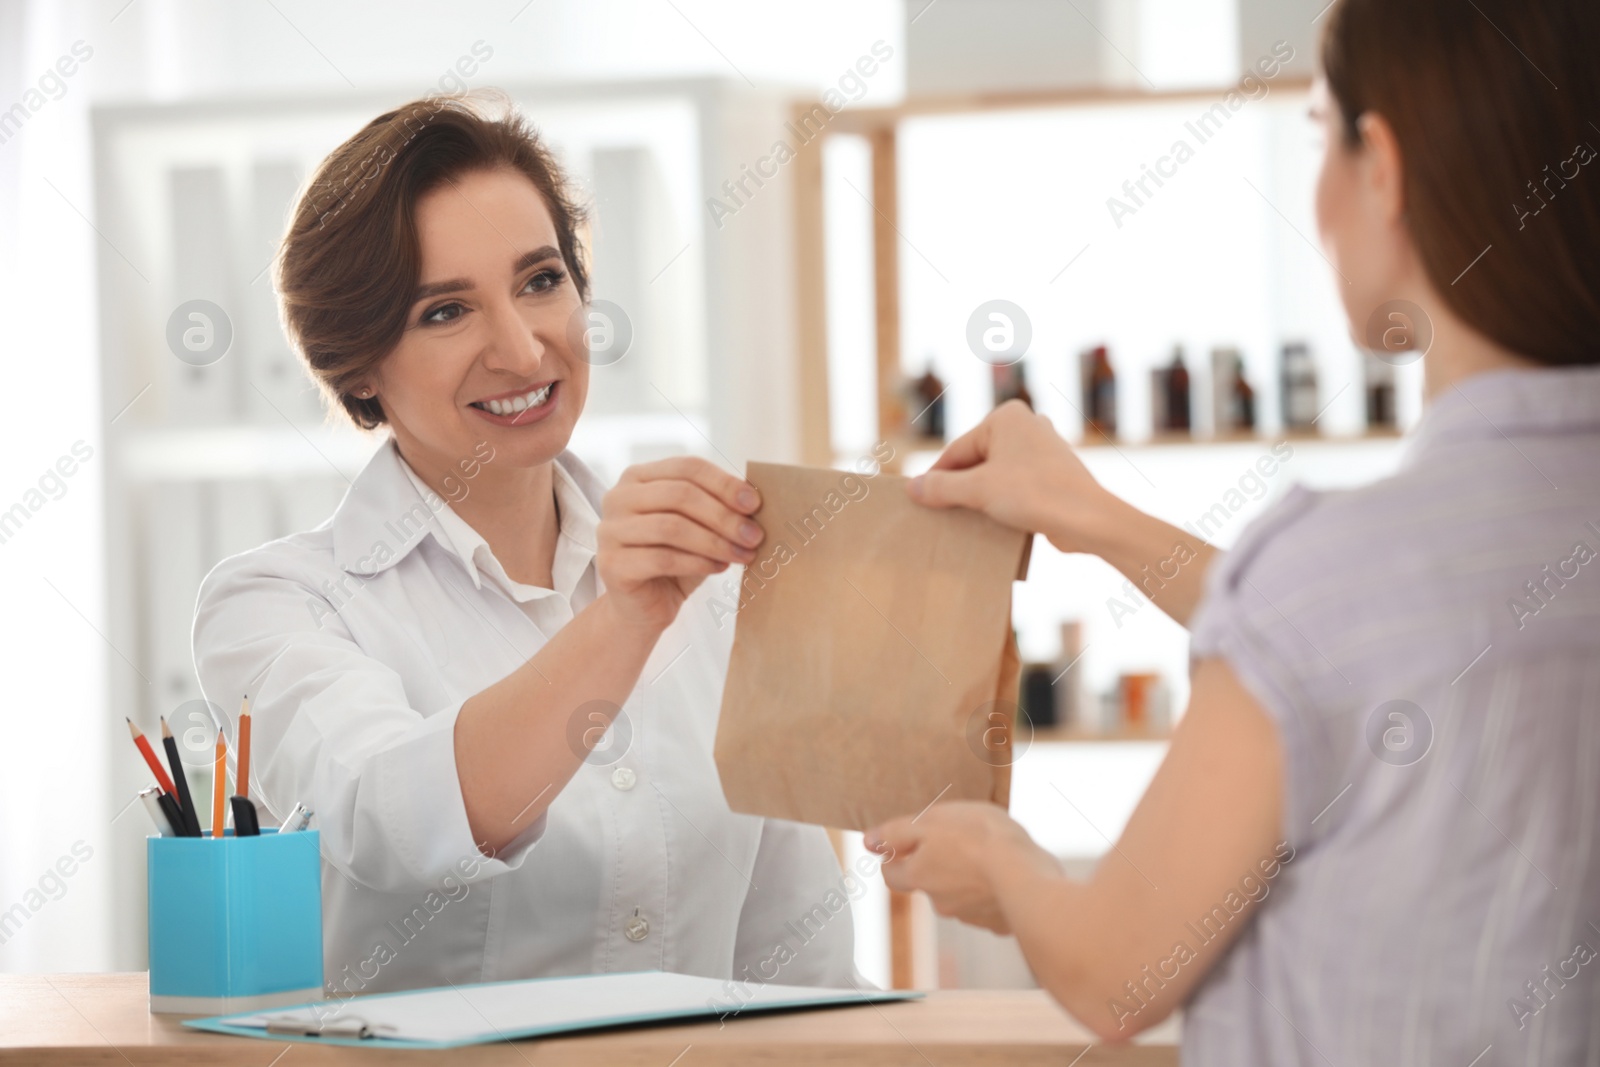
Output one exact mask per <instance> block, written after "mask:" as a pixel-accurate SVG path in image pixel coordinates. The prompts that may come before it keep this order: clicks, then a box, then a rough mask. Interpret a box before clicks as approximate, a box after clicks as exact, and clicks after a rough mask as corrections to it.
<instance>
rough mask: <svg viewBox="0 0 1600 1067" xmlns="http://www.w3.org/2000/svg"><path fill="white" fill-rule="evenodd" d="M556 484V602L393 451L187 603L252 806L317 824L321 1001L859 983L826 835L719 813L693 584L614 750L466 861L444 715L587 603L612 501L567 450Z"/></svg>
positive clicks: (700, 616)
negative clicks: (712, 981)
mask: <svg viewBox="0 0 1600 1067" xmlns="http://www.w3.org/2000/svg"><path fill="white" fill-rule="evenodd" d="M556 464H557V471H556V475H557V476H556V479H555V481H556V490H557V499H558V502H559V503H560V505H561V506H560V513H561V537H560V539H559V544H558V548H557V552H556V559H555V567H554V572H555V582H554V584H555V586H556V588H555V589H554V590H539V589H535V588H534V587H530V586H521V585H517V584H516V583H513V582H511V581H510V579H509V578H507V577H506V576H505V574H504V571H503V570H501V568H500V566H499V564H498V563H497V562H496V561H495V560H494V559H493V554H492V553H491V552H490V551H489V548H488V545H487V544H485V543H483V541H482V538H481V537H478V536H477V534H476V533H475V532H474V531H472V529H471V527H469V526H467V524H466V523H465V522H464V521H463V520H462V519H461V518H460V517H459V516H458V515H456V514H455V512H454V511H453V510H451V509H450V507H449V505H448V504H447V503H445V502H444V501H443V500H442V499H441V498H439V497H438V496H437V495H434V494H431V493H419V491H418V487H419V486H421V483H420V482H418V481H416V480H415V476H414V475H413V474H412V473H411V471H410V468H409V467H407V466H406V464H405V463H404V461H403V460H402V459H401V458H400V456H399V453H398V452H397V451H396V449H395V447H394V444H393V442H392V441H390V442H388V443H386V444H385V445H384V446H383V447H382V448H380V449H379V450H378V451H377V453H376V454H375V455H374V456H373V458H372V459H371V461H370V462H369V463H368V464H367V466H366V468H365V469H364V470H363V471H362V472H361V474H360V476H359V477H358V478H357V479H356V481H355V482H354V484H352V486H351V487H350V490H349V492H348V493H347V494H346V495H345V498H344V500H343V501H342V502H341V503H340V505H339V507H338V509H337V510H336V511H335V512H334V514H333V516H332V518H331V519H330V520H329V521H327V522H325V523H323V524H322V525H321V526H319V527H317V528H316V529H315V530H312V531H310V532H307V533H300V534H294V535H291V536H289V537H286V538H283V539H281V540H278V541H273V542H271V543H269V544H266V545H263V546H261V547H260V548H257V549H254V550H252V551H249V552H245V553H242V554H240V555H237V556H233V557H231V558H229V559H226V560H224V561H222V562H221V563H220V564H218V565H217V567H216V568H215V569H214V570H213V571H212V572H211V573H210V574H209V575H208V576H207V577H206V579H205V581H204V583H203V584H202V585H201V589H200V595H199V602H198V605H197V607H196V612H195V624H194V655H195V667H196V670H197V671H198V673H199V677H200V682H201V685H202V687H203V689H204V691H205V694H206V697H207V699H208V700H210V701H212V702H213V703H214V704H216V705H218V706H220V707H222V708H225V709H230V710H229V711H228V712H227V714H229V715H230V716H231V715H232V714H233V712H232V710H231V709H233V708H235V707H237V706H238V704H239V701H240V697H241V696H242V695H244V694H246V693H248V694H249V696H250V703H251V711H252V717H253V718H252V727H253V729H252V734H253V737H252V757H251V759H252V770H253V774H252V778H253V781H252V789H253V792H254V794H255V795H256V797H257V798H258V801H259V802H260V803H261V805H262V806H263V807H264V808H266V809H267V812H269V813H270V816H271V818H272V819H274V820H276V819H279V818H281V817H282V816H283V815H284V814H285V813H286V812H287V810H288V809H289V808H290V807H292V806H293V805H294V804H295V802H297V801H299V802H302V803H304V804H305V805H306V806H308V807H310V808H312V809H313V810H314V811H315V812H316V819H315V822H314V823H313V826H314V827H315V828H316V829H318V830H320V832H321V836H322V842H321V845H322V853H323V860H324V863H323V878H322V892H323V949H324V961H325V963H324V980H325V983H326V985H327V987H328V989H329V991H330V992H332V993H335V994H337V995H341V996H345V995H350V994H353V993H366V992H378V991H384V990H393V989H405V988H412V987H418V986H433V985H442V984H444V983H447V982H452V983H463V982H484V981H496V980H505V979H515V978H528V977H538V976H547V975H569V974H589V973H599V972H621V971H639V970H650V969H661V970H668V971H679V972H683V973H686V974H695V975H705V976H709V977H717V978H730V979H735V980H741V981H761V980H766V981H779V982H783V983H786V984H798V985H806V984H811V985H833V986H848V985H851V984H852V983H854V984H859V985H862V986H865V985H866V983H865V982H864V981H863V980H862V979H861V977H860V975H859V973H858V972H857V971H856V970H855V967H854V964H853V945H854V930H853V925H852V917H851V911H850V907H849V901H850V900H851V899H854V898H856V897H858V896H859V895H860V892H861V889H862V886H861V884H860V883H859V882H858V881H857V880H856V879H855V877H854V875H853V873H852V875H850V876H846V875H844V874H842V873H841V871H840V868H839V865H838V863H837V861H836V859H835V857H834V855H833V852H832V849H831V847H830V844H829V841H828V838H827V835H826V833H825V832H824V831H823V830H821V829H820V828H817V827H809V826H801V825H798V824H795V823H788V822H782V821H778V820H773V819H761V818H757V817H753V816H748V815H736V814H734V813H732V812H731V811H730V810H729V809H728V805H727V802H726V801H725V800H724V798H723V795H722V790H721V786H720V784H719V780H718V776H717V770H716V766H715V764H714V763H713V760H712V741H713V738H714V736H715V733H716V724H717V714H718V709H719V707H720V705H721V700H722V684H723V679H724V676H725V673H726V669H727V657H728V651H729V647H730V643H731V635H732V630H733V626H732V622H731V620H728V619H725V618H724V619H722V620H721V623H720V625H719V621H718V620H717V619H716V618H715V617H714V616H713V614H712V612H711V611H710V610H709V608H710V597H711V595H712V590H710V589H709V587H708V586H702V589H701V590H700V591H699V592H697V593H696V595H694V596H692V597H691V598H690V599H689V600H688V601H687V602H685V603H684V605H683V607H682V608H681V609H680V611H679V614H678V618H677V620H676V621H675V622H674V623H673V624H672V626H671V627H669V628H668V629H667V630H666V632H665V633H664V634H663V635H662V637H661V639H660V641H659V642H658V644H657V646H656V648H655V651H654V653H653V654H652V655H651V657H650V659H649V662H648V663H647V664H646V665H645V668H644V671H643V673H642V675H641V677H640V680H639V683H638V685H637V686H636V687H635V688H634V691H633V693H632V695H631V696H629V698H628V700H627V702H626V703H625V704H624V705H623V715H624V716H625V718H626V729H624V727H623V724H622V720H621V719H620V718H619V720H618V723H617V724H616V725H613V727H612V728H611V730H610V731H609V733H608V735H607V738H606V739H605V743H604V744H603V746H602V747H601V748H599V749H598V750H597V752H596V754H595V755H593V756H591V758H590V761H589V762H586V763H585V765H584V766H582V767H580V768H579V770H578V773H577V774H576V776H575V777H573V779H572V780H571V781H570V782H569V783H568V784H567V785H566V787H565V788H564V789H563V790H562V791H561V793H560V795H559V796H557V797H556V798H555V800H554V802H553V803H552V804H551V805H550V807H549V809H548V811H547V813H546V814H545V815H543V816H541V817H540V818H539V820H537V821H536V822H534V823H533V824H531V825H530V827H529V828H528V830H527V831H525V832H524V833H523V834H522V836H521V837H519V838H518V839H517V840H516V841H514V842H513V843H512V844H511V845H510V846H509V847H508V848H507V849H504V850H502V852H501V853H500V854H499V855H498V856H497V857H495V858H493V859H490V858H487V857H485V856H484V855H483V854H482V853H481V852H480V851H479V850H478V848H477V847H476V846H475V844H474V842H473V838H472V834H471V832H470V830H469V828H468V824H467V817H466V810H465V806H464V804H463V802H462V798H461V786H460V782H459V779H458V778H457V775H456V763H455V751H454V726H455V720H456V714H457V712H458V711H459V710H460V708H461V705H462V703H463V702H464V701H465V700H466V699H467V698H469V697H471V696H472V695H473V694H475V693H477V692H479V691H481V690H482V689H484V688H486V687H487V686H489V685H491V684H493V683H494V682H496V681H499V680H500V679H501V678H503V677H505V676H506V675H507V674H509V673H510V672H511V671H512V670H514V669H516V668H517V667H518V666H519V665H520V664H522V663H523V662H525V661H526V660H527V659H528V657H530V656H531V655H533V653H534V652H535V651H537V650H538V649H539V648H540V647H541V646H542V645H543V644H544V643H545V641H546V640H548V639H549V638H550V637H551V636H552V635H553V633H554V632H555V629H557V628H559V625H560V624H561V623H562V622H564V621H566V620H570V618H571V617H572V614H573V612H575V611H577V610H581V609H582V607H583V606H584V605H585V604H586V603H587V602H588V601H589V600H591V599H592V598H593V597H594V596H595V595H596V594H597V593H598V592H599V591H601V590H602V588H603V587H602V586H601V585H600V584H599V582H598V578H597V576H596V574H595V568H594V565H593V557H594V551H595V541H594V527H595V523H596V522H597V521H598V520H597V512H598V508H599V503H600V498H601V495H602V493H603V491H604V487H603V486H602V485H601V484H600V482H599V480H598V479H597V478H596V477H595V475H594V474H593V473H592V472H591V471H590V470H589V469H588V468H587V467H586V466H584V464H583V463H582V462H581V461H579V460H578V459H577V458H576V457H574V456H573V455H572V454H571V453H563V454H562V455H561V456H560V457H559V458H558V459H557V460H556ZM462 484H464V485H465V486H466V489H467V491H469V492H470V491H472V489H471V482H470V481H463V483H462ZM422 488H423V489H426V487H425V486H422ZM452 495H453V496H454V495H456V492H455V491H452ZM230 732H231V727H230ZM580 732H581V731H580ZM624 735H626V736H624ZM529 799H530V800H531V799H532V797H530V798H529ZM262 822H263V824H265V823H267V822H268V817H267V815H266V814H264V815H263V818H262ZM841 905H842V906H841Z"/></svg>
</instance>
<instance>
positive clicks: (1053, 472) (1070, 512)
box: [908, 400, 1121, 552]
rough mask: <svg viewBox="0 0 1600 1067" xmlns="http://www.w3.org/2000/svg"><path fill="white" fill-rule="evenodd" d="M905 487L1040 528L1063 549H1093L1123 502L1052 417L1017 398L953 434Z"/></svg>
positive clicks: (915, 494)
mask: <svg viewBox="0 0 1600 1067" xmlns="http://www.w3.org/2000/svg"><path fill="white" fill-rule="evenodd" d="M908 491H909V492H910V494H911V498H912V499H913V500H916V501H917V502H918V503H921V504H926V505H928V506H929V507H936V508H947V507H966V508H972V509H973V510H975V511H981V512H983V513H984V514H986V515H988V516H989V517H990V518H992V519H994V520H995V521H997V522H1002V523H1005V524H1006V525H1007V526H1011V527H1014V528H1016V529H1018V530H1023V531H1025V532H1038V533H1042V534H1044V535H1045V536H1046V537H1048V538H1049V539H1050V543H1051V544H1053V545H1055V546H1056V547H1057V548H1059V549H1060V550H1061V551H1063V552H1084V551H1088V550H1089V549H1088V548H1087V544H1088V543H1089V541H1090V539H1091V536H1092V534H1093V532H1094V531H1097V530H1101V529H1103V528H1104V527H1105V526H1106V525H1108V523H1109V522H1110V521H1111V516H1112V515H1113V513H1115V512H1116V511H1117V509H1118V508H1119V506H1121V501H1120V500H1118V499H1117V498H1116V497H1115V496H1113V495H1112V494H1111V493H1109V492H1107V491H1106V490H1105V489H1104V488H1102V487H1101V485H1100V483H1099V482H1097V481H1095V480H1094V476H1093V475H1092V474H1090V473H1089V471H1088V469H1087V468H1086V467H1084V465H1083V461H1082V460H1080V459H1079V458H1078V457H1077V455H1076V454H1074V453H1073V451H1072V446H1070V445H1068V444H1067V442H1066V441H1064V440H1062V438H1061V435H1060V434H1058V433H1056V430H1055V427H1054V426H1053V425H1051V423H1050V420H1049V419H1048V418H1046V417H1045V416H1043V415H1038V414H1035V413H1034V412H1033V410H1032V409H1030V408H1029V407H1028V406H1027V405H1026V404H1024V403H1022V402H1021V401H1020V400H1009V401H1007V402H1006V403H1004V404H1002V405H1000V406H999V407H997V408H995V409H994V410H993V411H991V412H990V413H989V415H988V416H987V417H986V418H985V419H984V420H983V421H982V422H980V423H979V424H978V425H977V426H975V427H974V428H973V429H972V430H971V431H969V432H967V433H965V434H963V435H961V436H960V437H958V438H956V440H955V441H953V442H952V443H951V444H950V446H949V447H948V448H946V449H945V450H944V452H943V454H942V455H940V456H939V459H938V461H937V462H936V463H934V465H933V467H932V468H931V469H929V470H928V471H927V473H925V474H923V475H921V476H919V477H917V478H913V479H912V480H911V483H910V485H909V487H908Z"/></svg>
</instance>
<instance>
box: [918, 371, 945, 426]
mask: <svg viewBox="0 0 1600 1067" xmlns="http://www.w3.org/2000/svg"><path fill="white" fill-rule="evenodd" d="M944 390H945V384H944V381H943V380H942V379H940V377H939V376H938V375H937V374H935V373H934V372H933V361H932V360H929V361H928V369H927V370H925V371H923V372H922V377H920V378H918V379H917V380H916V381H915V382H914V383H912V387H911V395H912V399H913V402H914V403H915V404H916V405H917V408H916V411H917V414H916V416H915V417H916V421H915V422H914V423H913V424H912V426H911V430H912V432H913V433H915V434H917V435H919V436H921V437H931V438H934V439H937V440H940V441H943V440H944Z"/></svg>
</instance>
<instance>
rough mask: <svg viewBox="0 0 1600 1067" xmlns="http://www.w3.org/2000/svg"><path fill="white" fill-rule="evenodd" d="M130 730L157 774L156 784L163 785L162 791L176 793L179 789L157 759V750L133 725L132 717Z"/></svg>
mask: <svg viewBox="0 0 1600 1067" xmlns="http://www.w3.org/2000/svg"><path fill="white" fill-rule="evenodd" d="M123 718H127V716H123ZM128 732H129V733H130V734H132V735H133V743H134V744H135V745H138V746H139V755H141V756H143V757H144V761H145V763H147V764H149V765H150V771H151V773H153V774H154V775H155V776H156V784H157V785H159V786H160V787H161V791H162V792H163V793H172V794H175V793H176V792H177V790H176V789H175V788H174V787H173V785H172V779H171V778H168V777H167V772H166V771H165V770H164V769H163V768H162V766H161V761H160V760H158V759H156V754H155V750H154V749H152V748H151V747H150V742H149V740H148V739H147V738H146V737H145V736H144V734H142V733H140V732H139V728H138V727H137V726H135V725H133V720H132V719H128Z"/></svg>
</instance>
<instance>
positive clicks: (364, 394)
mask: <svg viewBox="0 0 1600 1067" xmlns="http://www.w3.org/2000/svg"><path fill="white" fill-rule="evenodd" d="M356 396H357V397H359V398H360V399H362V400H371V399H372V390H371V389H363V390H361V391H360V392H359V393H357V394H356Z"/></svg>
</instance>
